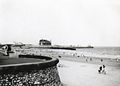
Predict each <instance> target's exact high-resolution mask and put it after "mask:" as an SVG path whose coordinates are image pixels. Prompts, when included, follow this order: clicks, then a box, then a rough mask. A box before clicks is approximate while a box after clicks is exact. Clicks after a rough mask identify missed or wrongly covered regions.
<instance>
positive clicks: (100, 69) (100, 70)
mask: <svg viewBox="0 0 120 86" xmlns="http://www.w3.org/2000/svg"><path fill="white" fill-rule="evenodd" d="M98 73H99V74H101V73H102V66H100V67H99V70H98Z"/></svg>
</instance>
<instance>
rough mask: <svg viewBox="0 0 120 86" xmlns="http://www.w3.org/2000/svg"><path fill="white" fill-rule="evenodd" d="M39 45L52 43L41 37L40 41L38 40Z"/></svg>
mask: <svg viewBox="0 0 120 86" xmlns="http://www.w3.org/2000/svg"><path fill="white" fill-rule="evenodd" d="M39 45H47V46H48V45H52V43H51V41H48V40H46V39H41V40H40V41H39Z"/></svg>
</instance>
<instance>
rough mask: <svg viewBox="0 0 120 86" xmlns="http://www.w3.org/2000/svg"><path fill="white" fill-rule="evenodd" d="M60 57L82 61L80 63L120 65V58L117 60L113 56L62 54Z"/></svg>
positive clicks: (61, 58)
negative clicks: (66, 55)
mask: <svg viewBox="0 0 120 86" xmlns="http://www.w3.org/2000/svg"><path fill="white" fill-rule="evenodd" d="M58 58H59V59H60V60H67V61H73V62H80V63H88V64H98V65H103V64H104V65H106V66H113V67H120V60H118V61H117V60H115V59H111V58H98V57H81V56H80V57H76V56H68V57H65V56H62V55H61V57H59V56H58Z"/></svg>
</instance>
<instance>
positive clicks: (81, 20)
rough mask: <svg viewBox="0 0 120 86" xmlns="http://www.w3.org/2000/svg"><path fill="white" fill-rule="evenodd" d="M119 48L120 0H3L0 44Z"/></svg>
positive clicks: (0, 20)
mask: <svg viewBox="0 0 120 86" xmlns="http://www.w3.org/2000/svg"><path fill="white" fill-rule="evenodd" d="M40 39H48V40H51V42H52V44H53V45H80V46H86V45H92V46H120V0H0V43H13V42H22V43H30V44H36V45H38V43H39V40H40Z"/></svg>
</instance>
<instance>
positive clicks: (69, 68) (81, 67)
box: [30, 50, 120, 86]
mask: <svg viewBox="0 0 120 86" xmlns="http://www.w3.org/2000/svg"><path fill="white" fill-rule="evenodd" d="M30 52H31V53H30V54H33V53H34V54H37V55H43V56H44V55H45V56H50V57H53V58H58V59H59V64H58V72H59V76H60V79H61V82H62V83H63V86H119V85H120V81H119V80H120V59H118V60H117V59H116V58H100V57H90V56H89V57H88V56H83V55H82V56H80V55H79V56H78V55H76V53H75V52H74V53H64V52H58V51H57V52H55V51H49V50H43V51H39V50H37V51H34V50H33V51H32V50H31V51H30ZM101 65H105V66H106V75H105V74H99V73H98V69H99V67H100V66H101Z"/></svg>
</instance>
